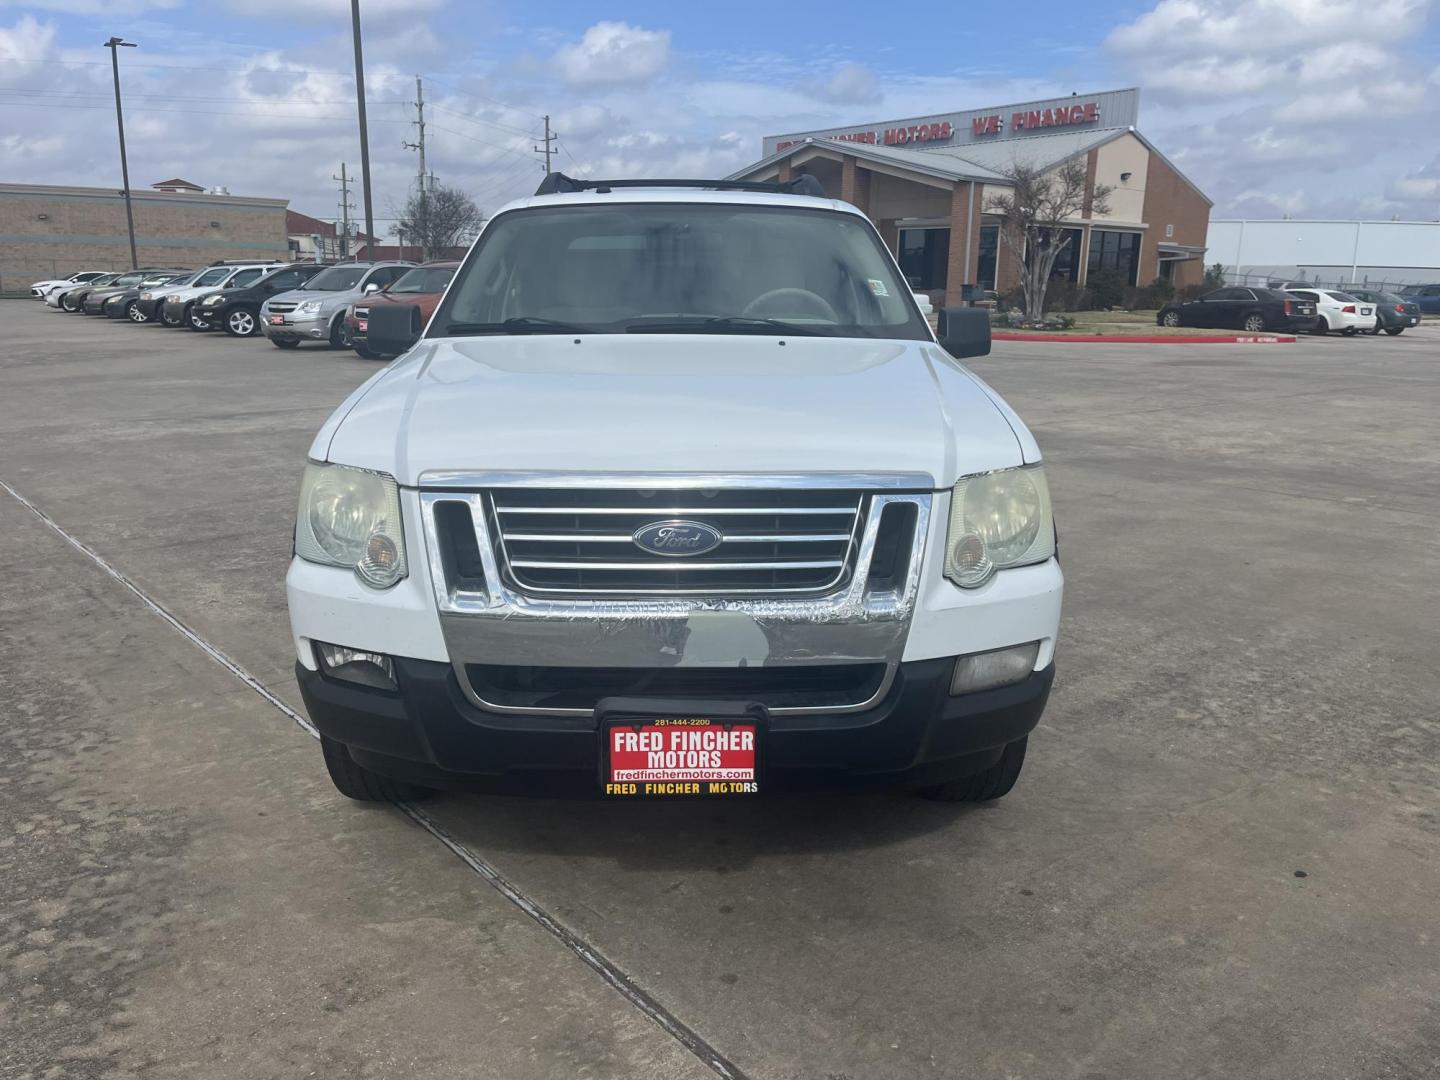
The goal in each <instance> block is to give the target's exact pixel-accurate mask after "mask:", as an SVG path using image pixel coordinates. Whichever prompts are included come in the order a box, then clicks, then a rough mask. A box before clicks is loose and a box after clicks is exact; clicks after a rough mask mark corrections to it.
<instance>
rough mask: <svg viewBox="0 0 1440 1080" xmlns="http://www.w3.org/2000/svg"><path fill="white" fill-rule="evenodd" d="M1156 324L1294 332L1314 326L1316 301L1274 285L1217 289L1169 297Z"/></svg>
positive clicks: (1251, 331)
mask: <svg viewBox="0 0 1440 1080" xmlns="http://www.w3.org/2000/svg"><path fill="white" fill-rule="evenodd" d="M1155 323H1156V325H1158V326H1207V327H1227V328H1231V329H1235V330H1244V331H1247V332H1248V333H1251V334H1258V333H1261V332H1263V331H1266V330H1280V331H1287V332H1290V333H1296V332H1300V331H1305V330H1311V329H1313V328H1314V326H1315V304H1314V302H1313V301H1308V300H1302V299H1300V298H1298V297H1294V296H1290V295H1288V294H1286V293H1283V292H1279V291H1277V290H1275V289H1255V288H1240V287H1236V286H1231V287H1227V288H1224V289H1216V290H1215V291H1214V292H1208V293H1206V294H1205V295H1204V296H1201V297H1198V298H1197V299H1194V300H1189V301H1183V302H1181V301H1172V302H1171V303H1168V304H1166V305H1165V306H1164V307H1162V308H1161V309H1160V310H1159V311H1157V312H1156V313H1155Z"/></svg>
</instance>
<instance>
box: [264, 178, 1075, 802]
mask: <svg viewBox="0 0 1440 1080" xmlns="http://www.w3.org/2000/svg"><path fill="white" fill-rule="evenodd" d="M800 180H801V181H803V182H804V183H803V184H802V183H792V184H783V185H782V184H775V185H773V187H772V190H770V191H766V192H756V191H753V190H735V189H733V188H726V186H725V185H724V183H723V182H718V181H717V182H703V183H704V184H705V188H703V189H702V188H697V189H695V190H686V191H683V192H677V191H676V190H675V187H674V186H670V187H667V188H663V189H657V188H646V187H637V186H626V185H623V184H622V183H621V182H617V181H605V182H596V184H598V186H601V187H602V190H604V191H606V192H607V194H605V195H603V196H602V197H596V195H594V194H592V193H589V192H588V191H577V189H586V188H589V187H591V186H592V182H589V181H572V180H569V179H568V178H565V177H562V176H559V175H552V176H549V177H547V178H546V181H545V183H543V184H542V185H541V193H540V194H539V195H538V196H537V197H535V198H531V199H526V200H523V201H521V202H517V203H514V204H511V205H510V206H508V207H505V208H503V209H502V210H500V212H499V213H497V214H495V216H494V217H492V218H491V219H490V221H489V222H487V224H486V225H485V228H484V230H483V232H482V233H481V234H480V237H479V239H478V240H477V241H476V244H475V247H474V248H473V249H472V251H471V252H470V254H469V256H468V257H467V258H466V260H465V262H464V264H463V266H462V267H461V269H460V270H459V271H458V272H457V273H456V275H455V279H454V280H453V281H452V282H451V284H450V287H449V289H448V290H447V292H446V294H445V298H444V300H442V301H441V303H440V306H439V307H438V308H437V309H436V312H435V314H434V316H433V317H432V318H431V319H430V321H429V323H428V325H427V326H426V328H425V329H424V330H423V332H422V331H420V330H418V329H416V328H417V327H418V325H419V322H418V309H417V307H416V306H415V305H409V304H400V303H386V304H376V305H374V306H373V307H372V308H371V309H370V317H369V327H368V341H369V347H370V348H372V349H374V350H375V351H376V352H383V353H396V354H401V353H404V355H401V356H400V358H399V359H398V360H396V361H395V363H393V364H391V365H390V366H389V367H388V368H386V369H385V370H384V371H382V372H380V373H378V374H377V375H376V376H375V377H374V378H372V379H370V380H369V381H367V382H366V383H365V385H364V386H363V387H361V388H360V389H358V390H357V391H355V392H354V393H353V394H352V395H351V396H350V397H349V398H348V399H347V400H346V402H345V403H344V404H343V405H341V406H340V408H339V409H338V410H337V411H336V412H335V413H334V414H333V415H332V416H331V417H330V418H329V420H327V421H326V422H325V424H324V426H323V427H322V428H321V431H320V433H319V435H318V436H317V437H316V439H315V441H314V443H313V444H312V445H311V448H310V451H309V465H308V466H307V467H306V470H305V474H304V479H303V481H302V485H301V495H300V505H299V513H298V517H297V522H296V529H295V536H294V552H295V557H294V558H293V559H292V561H291V564H290V569H289V572H288V575H287V579H286V585H287V594H288V600H289V608H290V619H291V629H292V632H293V637H294V644H295V649H296V657H297V666H296V673H297V677H298V680H299V683H300V690H301V695H302V697H303V699H304V702H305V706H306V708H307V710H308V711H309V714H310V717H311V719H312V720H313V721H314V723H315V726H316V727H317V728H318V729H319V732H320V735H321V740H322V750H323V757H324V760H325V763H326V765H327V767H328V769H329V772H330V776H331V779H332V780H333V781H334V783H335V786H336V787H337V788H338V789H339V790H340V791H341V792H343V793H344V794H345V795H348V796H350V797H351V798H354V799H391V798H407V799H408V798H412V797H415V796H418V795H423V794H425V793H426V791H427V790H429V789H433V788H440V787H452V786H455V787H471V786H478V787H490V788H498V789H500V790H508V791H518V792H529V793H535V792H539V791H547V790H556V789H559V790H564V789H569V790H571V791H578V792H580V793H583V794H586V795H598V796H600V797H618V798H630V797H642V798H643V797H646V796H669V795H699V796H705V797H730V798H733V797H737V796H738V797H745V796H748V795H752V794H754V793H756V792H757V791H758V792H767V791H780V790H784V789H797V788H811V789H813V788H824V789H831V788H837V787H843V786H855V787H909V788H915V789H919V790H920V791H922V792H923V793H925V794H926V795H928V796H930V797H932V798H938V799H945V800H953V801H962V800H965V801H968V800H988V799H994V798H998V797H999V796H1001V795H1004V794H1005V793H1006V792H1007V791H1009V790H1010V788H1011V787H1012V785H1013V784H1014V783H1015V781H1016V778H1017V777H1018V776H1019V773H1020V768H1021V764H1022V763H1023V761H1024V757H1025V751H1026V743H1027V738H1028V735H1029V733H1030V732H1031V730H1032V729H1033V728H1034V727H1035V725H1036V723H1037V722H1038V720H1039V718H1040V714H1041V711H1042V710H1043V708H1044V705H1045V700H1046V697H1047V695H1048V693H1049V688H1050V684H1051V680H1052V678H1053V674H1054V665H1053V659H1052V657H1053V653H1054V643H1055V638H1056V634H1057V632H1058V628H1059V619H1060V598H1061V591H1062V587H1063V578H1062V576H1061V573H1060V565H1059V563H1058V562H1057V560H1056V557H1055V526H1054V522H1053V519H1052V515H1051V509H1050V498H1049V494H1048V488H1047V486H1046V480H1045V472H1044V469H1043V465H1042V462H1041V459H1040V451H1039V448H1038V447H1037V445H1036V443H1035V440H1034V438H1033V437H1032V436H1031V434H1030V432H1029V431H1028V430H1027V429H1026V428H1025V426H1024V424H1022V423H1021V421H1020V419H1019V418H1018V417H1017V416H1016V415H1015V414H1014V412H1013V411H1011V410H1010V408H1009V407H1008V406H1007V405H1006V404H1005V403H1004V402H1003V401H1002V400H1001V399H1000V398H999V396H998V395H997V394H996V393H995V392H994V391H993V390H991V389H990V388H989V387H987V386H986V385H985V384H984V383H982V382H981V381H980V380H979V379H978V378H977V377H976V376H975V375H974V374H973V373H972V372H970V371H968V370H966V368H965V367H963V366H962V364H961V363H959V362H958V360H960V359H963V358H965V357H970V356H978V355H983V354H985V353H987V352H989V349H990V325H989V313H988V312H987V311H984V310H983V309H976V308H952V309H948V310H946V311H945V312H943V316H942V318H941V321H940V330H939V336H938V343H937V336H936V334H935V333H934V332H932V331H931V329H930V327H929V325H928V324H927V323H926V321H925V319H924V318H923V317H922V316H921V314H920V311H919V309H918V307H917V306H916V304H915V302H914V299H913V298H912V295H911V292H910V288H909V286H908V285H907V284H906V283H905V279H904V277H903V276H902V275H901V273H900V270H899V267H898V266H897V265H896V263H895V260H894V258H893V257H892V256H891V254H890V253H889V251H888V250H887V249H886V247H885V244H884V242H883V241H882V240H881V238H880V235H879V233H878V232H877V231H876V229H875V227H874V225H872V224H871V223H870V221H869V220H868V219H867V218H866V217H865V216H864V214H863V213H862V212H861V211H860V210H858V209H857V208H855V207H853V206H850V205H848V204H846V203H841V202H839V201H836V200H830V199H825V198H819V197H810V196H809V195H808V194H801V193H800V192H815V191H818V190H820V189H819V184H818V182H817V181H816V180H815V178H814V177H808V176H807V177H801V178H800ZM697 183H702V182H697ZM302 295H303V294H302ZM412 346H413V347H412ZM407 350H409V351H408V352H407ZM861 418H863V422H860V419H861Z"/></svg>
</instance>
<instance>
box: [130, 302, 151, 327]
mask: <svg viewBox="0 0 1440 1080" xmlns="http://www.w3.org/2000/svg"><path fill="white" fill-rule="evenodd" d="M125 317H126V318H127V319H129V320H130V321H131V322H133V323H147V322H149V321H150V316H149V315H146V314H145V313H144V312H143V311H141V310H140V301H138V300H131V301H130V302H129V303H128V304H126V305H125Z"/></svg>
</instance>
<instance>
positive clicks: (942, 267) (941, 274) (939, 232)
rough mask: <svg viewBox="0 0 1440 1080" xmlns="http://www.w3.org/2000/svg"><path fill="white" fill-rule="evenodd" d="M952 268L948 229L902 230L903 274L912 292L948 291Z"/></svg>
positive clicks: (901, 265) (901, 255) (901, 256)
mask: <svg viewBox="0 0 1440 1080" xmlns="http://www.w3.org/2000/svg"><path fill="white" fill-rule="evenodd" d="M949 266H950V230H949V229H901V230H900V272H901V273H902V274H904V275H905V280H906V281H907V282H909V284H910V288H912V289H943V288H945V280H946V277H947V271H948V269H949Z"/></svg>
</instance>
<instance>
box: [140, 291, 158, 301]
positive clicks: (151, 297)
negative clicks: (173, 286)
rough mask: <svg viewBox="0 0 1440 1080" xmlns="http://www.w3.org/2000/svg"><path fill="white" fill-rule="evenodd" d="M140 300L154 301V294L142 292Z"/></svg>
mask: <svg viewBox="0 0 1440 1080" xmlns="http://www.w3.org/2000/svg"><path fill="white" fill-rule="evenodd" d="M140 299H141V300H154V299H155V294H154V293H149V292H142V293H141V294H140Z"/></svg>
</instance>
